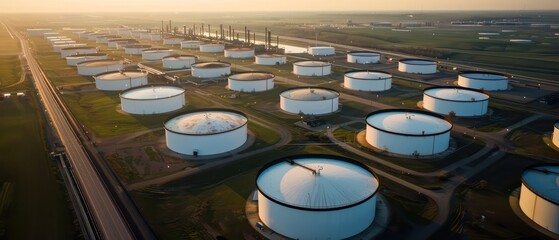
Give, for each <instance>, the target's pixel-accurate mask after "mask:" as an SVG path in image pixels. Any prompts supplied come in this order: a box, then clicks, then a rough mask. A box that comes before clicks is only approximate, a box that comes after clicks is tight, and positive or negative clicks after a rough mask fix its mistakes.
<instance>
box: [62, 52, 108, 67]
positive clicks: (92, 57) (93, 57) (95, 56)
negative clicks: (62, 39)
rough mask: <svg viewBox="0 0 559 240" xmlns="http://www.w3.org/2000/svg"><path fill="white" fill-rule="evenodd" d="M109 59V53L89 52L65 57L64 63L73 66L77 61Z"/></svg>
mask: <svg viewBox="0 0 559 240" xmlns="http://www.w3.org/2000/svg"><path fill="white" fill-rule="evenodd" d="M106 59H109V55H107V54H106V53H89V54H76V55H70V56H67V57H66V64H68V66H72V67H75V66H77V65H78V63H81V62H85V61H93V60H106Z"/></svg>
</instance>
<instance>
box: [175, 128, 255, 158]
mask: <svg viewBox="0 0 559 240" xmlns="http://www.w3.org/2000/svg"><path fill="white" fill-rule="evenodd" d="M165 138H166V140H167V147H168V148H169V149H171V150H173V151H175V152H178V153H182V154H186V155H193V152H194V150H197V151H198V155H212V154H219V153H224V152H227V151H231V150H234V149H236V148H238V147H240V146H242V145H243V144H244V143H245V142H246V140H247V125H246V124H245V125H244V126H243V127H241V128H238V129H236V130H233V131H229V132H225V133H221V134H213V135H202V136H200V135H182V134H177V133H174V132H170V131H168V130H165Z"/></svg>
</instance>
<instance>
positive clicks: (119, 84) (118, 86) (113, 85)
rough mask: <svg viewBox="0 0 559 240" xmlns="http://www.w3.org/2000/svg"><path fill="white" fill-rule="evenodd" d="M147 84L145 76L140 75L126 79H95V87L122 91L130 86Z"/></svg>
mask: <svg viewBox="0 0 559 240" xmlns="http://www.w3.org/2000/svg"><path fill="white" fill-rule="evenodd" d="M146 84H148V79H147V77H140V78H134V79H126V80H108V81H107V80H102V79H95V87H96V88H97V89H99V90H104V91H122V90H125V89H128V88H132V87H138V86H143V85H146Z"/></svg>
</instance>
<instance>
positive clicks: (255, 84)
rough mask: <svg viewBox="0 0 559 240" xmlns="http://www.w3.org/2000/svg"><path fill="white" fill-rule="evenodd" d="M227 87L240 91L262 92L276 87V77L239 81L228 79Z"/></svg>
mask: <svg viewBox="0 0 559 240" xmlns="http://www.w3.org/2000/svg"><path fill="white" fill-rule="evenodd" d="M227 82H228V84H227V88H229V89H231V90H234V91H239V92H262V91H268V90H270V89H272V88H274V79H273V78H270V79H263V80H258V81H238V80H233V79H228V81H227Z"/></svg>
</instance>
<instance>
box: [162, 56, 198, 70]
mask: <svg viewBox="0 0 559 240" xmlns="http://www.w3.org/2000/svg"><path fill="white" fill-rule="evenodd" d="M196 59H197V57H196V56H194V55H171V56H167V57H164V58H163V59H162V60H161V61H162V62H163V67H166V68H172V69H183V68H190V66H192V64H194V63H196Z"/></svg>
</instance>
